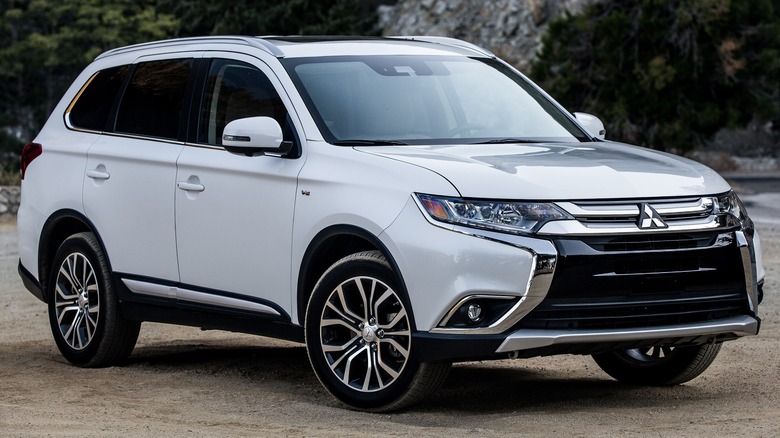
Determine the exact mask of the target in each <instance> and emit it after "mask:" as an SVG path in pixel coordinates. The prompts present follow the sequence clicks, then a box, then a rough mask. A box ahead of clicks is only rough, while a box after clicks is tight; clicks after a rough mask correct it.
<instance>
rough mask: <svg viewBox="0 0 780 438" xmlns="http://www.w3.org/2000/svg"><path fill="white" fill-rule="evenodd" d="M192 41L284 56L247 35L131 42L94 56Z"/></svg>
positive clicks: (267, 43) (268, 44) (275, 49)
mask: <svg viewBox="0 0 780 438" xmlns="http://www.w3.org/2000/svg"><path fill="white" fill-rule="evenodd" d="M193 43H215V44H219V43H228V44H244V45H248V46H252V47H256V48H258V49H261V50H263V51H265V52H267V53H268V54H271V55H273V56H275V57H277V58H281V57H283V56H284V53H282V51H281V50H279V48H278V47H276V46H275V45H273V44H272V43H271V42H269V41H266V40H264V39H261V38H258V37H248V36H207V37H190V38H176V39H170V40H162V41H153V42H149V43H140V44H133V45H131V46H124V47H118V48H116V49H111V50H108V51H106V52H103V53H101V54H100V55H98V56H97V58H95V60H96V61H97V60H98V59H102V58H105V57H108V56H112V55H117V54H121V53H128V52H133V51H136V50H143V49H148V48H154V47H175V46H184V45H189V44H193Z"/></svg>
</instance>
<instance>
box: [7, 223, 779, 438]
mask: <svg viewBox="0 0 780 438" xmlns="http://www.w3.org/2000/svg"><path fill="white" fill-rule="evenodd" d="M759 229H760V231H761V233H762V241H763V244H764V262H765V264H766V266H767V277H768V280H767V284H766V290H767V299H766V300H765V301H764V303H763V305H762V307H761V315H762V318H763V324H762V327H761V334H760V336H757V337H750V338H745V339H741V340H738V341H735V342H729V343H726V344H725V345H724V347H723V349H722V350H721V353H720V356H719V357H718V358H717V359H716V361H715V363H714V364H713V366H711V367H710V369H709V370H707V371H706V372H705V373H704V374H703V375H702V376H700V377H698V378H696V379H694V380H693V381H691V382H689V383H687V384H685V385H681V386H675V387H669V388H644V387H633V386H627V385H622V384H618V383H617V382H615V381H613V380H611V379H610V378H609V377H608V376H606V375H605V374H604V373H602V372H601V370H599V368H598V367H597V366H596V364H595V363H594V362H593V361H592V359H590V358H589V357H580V356H558V357H552V358H537V359H530V360H515V361H512V360H504V361H496V362H472V363H466V364H459V365H456V366H455V367H454V368H453V370H452V373H451V374H450V376H449V378H448V380H447V383H446V385H445V387H444V388H443V389H442V390H441V391H439V392H438V393H436V394H435V395H434V396H433V397H432V398H430V399H429V400H428V401H426V402H425V403H423V404H422V405H418V406H416V407H414V408H412V409H410V410H408V411H405V412H401V413H396V414H390V415H387V414H381V415H380V414H366V413H362V412H356V411H351V410H348V409H345V408H344V407H343V406H342V405H339V404H338V403H337V402H335V401H334V399H333V398H331V397H330V395H328V394H327V393H326V392H325V390H324V389H322V387H321V386H320V384H319V382H318V381H317V379H316V378H315V376H314V374H313V372H312V371H311V369H310V367H309V363H308V360H307V358H306V352H305V350H304V348H303V347H302V346H300V345H298V344H293V343H288V342H282V341H276V340H271V339H267V338H261V337H255V336H248V335H240V334H233V333H226V332H214V331H210V332H203V331H200V330H197V329H193V328H185V327H173V326H164V325H160V324H144V326H143V328H142V331H141V338H140V339H139V342H138V346H137V347H136V349H135V351H134V353H133V355H132V356H131V358H130V360H129V362H128V363H127V364H126V365H124V366H121V367H111V368H104V369H81V368H77V367H74V366H71V365H69V364H68V363H67V362H66V361H65V360H64V359H63V358H62V357H61V356H60V355H59V353H58V352H57V350H56V347H55V345H54V342H53V340H52V339H51V333H50V332H49V326H48V322H47V319H46V318H47V317H46V309H45V305H43V303H41V302H39V301H37V300H36V299H35V298H34V297H33V296H32V295H31V294H30V293H28V292H27V291H25V290H24V288H23V287H22V285H21V281H20V280H19V278H18V275H17V274H16V263H17V259H18V255H17V253H16V251H15V247H16V246H15V245H16V241H15V230H14V229H13V226H12V225H7V224H6V225H3V224H2V222H0V436H51V435H54V436H82V435H86V436H112V437H113V436H154V437H165V436H183V435H187V436H194V437H199V436H230V437H233V436H339V437H353V436H354V437H364V436H366V435H371V436H376V435H379V436H416V437H427V436H467V435H469V436H480V437H482V436H487V437H493V436H494V437H505V436H508V435H509V436H588V437H607V436H609V437H613V436H616V435H630V436H634V435H646V436H678V437H706V438H710V437H713V436H718V437H720V436H740V437H742V436H750V437H776V436H780V423H779V422H778V420H777V418H778V417H780V361H778V360H777V356H776V354H777V353H778V351H780V339H779V338H780V327H778V323H777V321H780V318H778V311H779V310H780V306H778V303H777V298H776V291H777V290H778V282H777V278H778V276H779V275H778V274H780V272H778V271H779V270H780V228H778V227H777V226H775V225H765V226H763V227H762V225H761V224H759Z"/></svg>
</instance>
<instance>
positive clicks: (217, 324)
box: [114, 273, 304, 343]
mask: <svg viewBox="0 0 780 438" xmlns="http://www.w3.org/2000/svg"><path fill="white" fill-rule="evenodd" d="M114 283H115V285H116V287H117V290H118V293H119V300H120V311H121V312H122V316H123V317H124V318H127V319H130V320H134V321H149V322H160V323H167V324H176V325H186V326H191V327H200V328H202V329H204V330H227V331H232V332H239V333H248V334H255V335H261V336H268V337H272V338H278V339H285V340H289V341H293V342H301V343H302V342H304V330H303V327H302V326H300V325H297V324H293V323H292V321H291V319H290V316H289V315H288V314H287V313H286V312H285V311H284V310H283V309H282V308H281V307H279V306H277V305H276V304H274V303H271V302H268V301H266V300H261V299H257V298H254V297H248V296H244V295H240V294H234V293H230V292H223V291H216V290H211V289H204V288H198V287H195V286H191V285H182V284H179V283H174V282H168V281H163V280H157V279H150V278H144V277H138V276H131V275H124V274H118V273H115V274H114ZM128 285H132V288H133V289H131V288H130V287H129V286H128ZM179 291H181V297H177V295H178V293H177V292H179Z"/></svg>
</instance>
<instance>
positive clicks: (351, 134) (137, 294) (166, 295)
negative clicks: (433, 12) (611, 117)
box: [18, 37, 764, 410]
mask: <svg viewBox="0 0 780 438" xmlns="http://www.w3.org/2000/svg"><path fill="white" fill-rule="evenodd" d="M591 132H593V133H591ZM603 138H604V132H603V125H602V124H601V122H599V121H598V119H596V118H595V117H592V116H588V115H585V114H578V115H577V116H576V117H575V116H573V115H572V114H570V113H568V112H567V111H566V110H564V109H563V108H562V107H561V106H560V105H559V104H557V103H556V102H555V101H554V100H552V99H551V98H550V97H549V96H548V95H547V94H546V93H544V92H543V91H542V90H541V89H539V88H538V87H537V86H536V85H534V84H533V83H532V82H530V81H529V80H528V79H527V78H526V77H524V76H523V75H522V74H520V73H519V72H517V71H516V70H514V69H513V68H512V67H511V66H509V65H507V64H506V63H504V62H502V61H501V60H499V59H497V58H496V57H495V56H494V55H492V54H491V53H489V52H487V51H485V50H483V49H481V48H478V47H475V46H473V45H470V44H468V43H465V42H463V41H458V40H453V39H448V38H433V37H426V38H422V37H420V38H417V37H415V38H383V39H372V38H359V39H350V38H304V37H265V38H254V37H208V38H191V39H180V40H171V41H162V42H154V43H148V44H140V45H135V46H130V47H124V48H119V49H115V50H111V51H109V52H106V53H104V54H102V55H100V56H99V57H98V58H97V59H96V60H95V61H94V62H93V63H92V64H91V65H90V66H88V67H87V68H86V70H84V72H83V73H82V74H81V75H80V76H79V77H78V78H77V79H76V81H75V82H74V83H73V85H72V86H71V87H70V89H69V90H68V91H67V92H66V93H65V95H64V97H63V98H62V101H61V102H60V103H59V105H58V106H57V107H56V108H55V110H54V112H53V114H52V116H51V117H50V119H49V120H48V122H47V123H46V125H45V126H44V128H43V130H42V131H41V133H40V134H39V135H38V136H37V138H36V139H35V140H34V141H33V142H31V143H30V144H28V145H27V146H26V147H25V148H24V151H23V157H22V178H23V181H22V192H23V195H22V204H21V207H20V210H19V216H18V230H19V244H20V254H21V260H20V265H19V271H20V274H21V276H22V278H23V279H24V283H25V285H26V287H27V288H28V289H29V290H30V291H31V292H33V293H34V294H35V295H36V296H37V297H38V298H40V299H41V300H43V301H44V302H46V303H47V304H48V308H49V319H50V321H51V327H52V332H53V334H54V339H55V341H56V343H57V346H58V347H59V349H60V351H61V352H62V354H63V355H64V356H65V357H66V358H67V359H68V360H69V361H71V362H73V363H75V364H77V365H81V366H88V367H96V366H105V365H111V364H114V363H117V362H119V361H122V360H124V359H126V358H127V356H128V355H129V354H130V353H131V351H132V350H133V347H134V345H135V342H136V339H137V336H138V332H139V328H140V324H141V322H142V321H160V322H169V323H174V324H186V325H193V326H197V327H204V328H209V329H226V330H234V331H241V332H248V333H256V334H260V335H266V336H273V337H279V338H284V339H289V340H293V341H298V342H305V343H306V346H307V349H308V352H309V358H310V360H311V364H312V367H313V368H314V371H315V372H316V374H317V376H318V377H319V379H320V380H321V382H322V384H323V385H324V386H325V387H326V388H327V389H328V391H330V392H331V393H332V394H333V395H334V396H335V397H337V398H338V399H339V400H341V401H343V402H345V403H347V404H349V405H351V406H353V407H355V408H358V409H365V410H392V409H398V408H401V407H403V406H407V405H409V404H410V403H412V402H414V401H416V400H419V399H421V398H422V397H424V396H426V395H428V394H430V393H431V392H432V391H434V390H435V389H436V388H437V386H438V385H439V384H440V383H442V381H443V380H444V378H445V376H446V372H447V370H448V369H449V365H450V363H452V362H453V361H464V360H475V359H479V360H482V359H498V358H507V357H511V358H527V357H533V356H541V355H551V354H563V353H566V354H588V355H593V357H594V358H595V360H596V362H597V363H598V364H599V366H601V367H602V368H603V369H604V370H605V371H606V372H607V373H608V374H610V375H611V376H613V377H615V378H617V379H618V380H621V381H624V382H630V383H636V384H648V385H670V384H677V383H682V382H685V381H688V380H690V379H692V378H694V377H696V376H697V375H699V374H700V373H701V372H703V371H704V370H705V369H706V368H707V366H708V365H709V364H710V363H711V362H712V360H713V359H714V358H715V356H716V354H717V352H718V350H719V349H720V345H721V342H722V341H726V340H732V339H736V338H738V337H741V336H745V335H755V334H757V333H758V330H759V323H760V320H759V318H758V316H757V306H758V304H759V302H760V301H761V296H762V291H761V289H762V284H763V276H764V271H763V268H762V266H761V259H760V245H759V239H758V235H757V234H756V232H755V230H754V228H753V225H752V222H751V221H750V219H749V218H748V217H747V215H746V213H745V210H744V208H743V206H742V204H741V203H740V201H739V199H738V198H737V196H736V195H735V194H734V193H733V192H732V191H731V189H730V187H729V185H728V184H727V183H726V182H725V181H724V180H723V179H722V178H721V177H719V176H718V175H717V174H716V173H715V172H713V171H711V170H710V169H708V168H706V167H704V166H702V165H700V164H697V163H695V162H692V161H689V160H686V159H683V158H680V157H676V156H672V155H668V154H664V153H659V152H654V151H651V150H648V149H643V148H639V147H634V146H629V145H624V144H619V143H614V142H610V141H605V140H604V139H603Z"/></svg>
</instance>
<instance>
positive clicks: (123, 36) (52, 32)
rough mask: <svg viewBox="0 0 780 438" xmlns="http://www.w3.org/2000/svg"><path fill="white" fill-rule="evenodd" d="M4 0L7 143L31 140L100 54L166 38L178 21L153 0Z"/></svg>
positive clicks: (1, 55) (1, 79)
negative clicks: (69, 89) (156, 6)
mask: <svg viewBox="0 0 780 438" xmlns="http://www.w3.org/2000/svg"><path fill="white" fill-rule="evenodd" d="M0 2H1V4H2V9H1V10H2V16H0V84H1V85H0V127H2V128H0V129H2V131H0V132H2V137H4V138H2V139H0V144H2V145H3V146H4V147H11V146H10V145H18V144H19V143H20V142H24V141H28V140H31V139H32V138H33V136H34V135H35V133H36V132H37V131H38V129H40V127H41V126H42V124H43V122H44V121H45V120H46V118H47V117H48V115H49V113H50V112H51V110H52V109H53V107H54V105H56V104H57V102H58V101H59V99H60V97H61V96H62V93H63V92H64V91H65V89H67V87H68V86H69V85H70V84H71V83H72V82H73V80H74V79H75V77H76V76H77V75H78V74H79V73H80V72H81V70H83V69H84V67H85V66H86V65H87V64H89V62H91V61H92V60H93V59H94V58H95V56H97V55H98V54H100V53H101V52H103V51H105V50H107V49H110V48H113V47H117V46H122V45H127V44H132V43H138V42H144V41H149V40H155V39H160V38H164V37H166V36H168V35H171V34H172V33H173V32H174V30H175V29H176V28H177V26H178V23H177V21H176V20H175V19H174V18H173V16H171V15H167V14H158V13H157V12H156V10H155V7H154V6H155V5H154V3H153V2H152V1H149V0H142V1H131V0H68V1H67V2H60V1H47V0H0ZM14 153H16V154H18V150H15V151H14Z"/></svg>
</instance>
